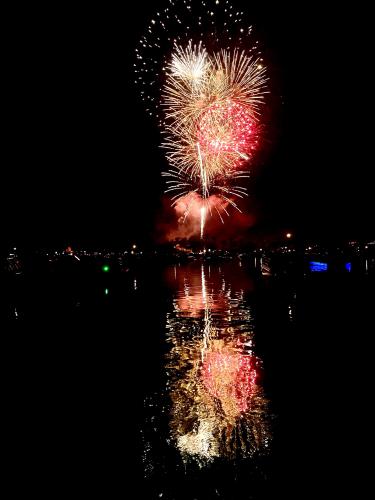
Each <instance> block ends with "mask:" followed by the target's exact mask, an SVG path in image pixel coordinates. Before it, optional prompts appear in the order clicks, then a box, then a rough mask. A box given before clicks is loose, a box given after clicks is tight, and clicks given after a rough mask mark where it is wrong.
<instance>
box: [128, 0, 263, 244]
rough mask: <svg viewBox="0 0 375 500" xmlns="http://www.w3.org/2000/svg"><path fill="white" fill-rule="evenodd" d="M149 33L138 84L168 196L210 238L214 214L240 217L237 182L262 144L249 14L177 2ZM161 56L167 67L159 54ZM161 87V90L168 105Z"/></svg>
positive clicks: (241, 192)
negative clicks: (159, 137)
mask: <svg viewBox="0 0 375 500" xmlns="http://www.w3.org/2000/svg"><path fill="white" fill-rule="evenodd" d="M198 4H199V5H198ZM176 24H177V26H176ZM182 26H184V27H185V28H184V29H181V28H182ZM148 32H149V36H144V37H143V38H142V39H141V41H140V47H139V48H137V50H136V52H137V64H136V65H135V66H136V75H137V79H136V82H137V83H138V84H140V85H141V88H142V90H141V94H142V96H143V98H144V100H145V101H146V102H147V103H148V107H147V109H148V111H149V112H150V114H152V113H153V112H154V113H155V114H156V116H157V117H158V118H159V122H160V125H161V126H162V130H163V135H164V139H163V142H162V147H163V148H164V149H165V152H166V153H165V154H166V159H167V161H168V164H169V169H168V170H167V171H166V172H164V173H163V175H164V177H165V178H166V184H167V188H166V193H168V194H170V195H171V200H172V206H175V205H176V204H178V203H184V204H185V206H186V210H185V217H184V219H186V218H187V217H188V216H189V215H190V214H192V213H196V212H199V214H200V236H201V238H203V236H204V229H205V223H206V219H207V216H208V215H211V214H212V212H213V211H215V212H216V213H217V214H218V215H219V217H220V220H221V221H222V222H224V219H223V215H224V214H225V215H228V213H229V212H228V210H227V208H228V207H229V206H231V207H233V208H234V209H236V210H239V211H240V208H239V207H238V205H237V203H236V199H237V198H243V197H245V196H247V192H246V188H245V187H243V186H241V185H239V184H238V181H239V180H240V179H243V178H246V177H248V166H249V164H250V163H251V160H252V158H253V155H254V153H255V151H256V150H257V148H258V144H259V128H260V127H259V119H260V109H261V105H262V103H263V100H264V94H265V92H266V89H265V85H266V80H267V78H266V74H265V68H264V65H263V63H262V59H261V58H260V55H259V53H258V51H257V47H256V45H252V46H251V45H250V44H249V35H250V32H251V27H250V26H248V27H246V26H245V25H244V21H243V12H236V11H235V10H234V9H233V7H232V6H231V5H230V4H229V2H228V1H226V2H219V1H217V0H211V1H210V2H208V1H206V2H196V3H193V2H189V1H187V0H184V1H183V2H177V1H172V0H170V2H169V7H167V8H166V9H165V10H164V12H163V13H160V12H159V13H157V16H155V19H152V21H151V24H150V26H149V29H148ZM174 33H176V36H175V38H173V39H172V38H171V36H173V35H172V34H174ZM195 40H197V41H196V42H195ZM162 50H165V52H164V54H163V56H162V58H161V59H160V57H159V58H158V57H157V56H156V55H155V53H157V52H158V51H159V52H160V51H162ZM160 60H161V61H162V69H161V72H158V71H159V70H157V69H156V68H157V67H158V66H159V64H158V62H160ZM161 75H163V77H162V78H161ZM159 81H160V85H158V83H159ZM147 86H148V87H149V91H148V92H147V91H146V88H147ZM155 86H156V87H157V88H158V89H159V88H160V86H161V87H162V98H161V100H160V98H159V99H157V98H156V97H155V96H154V93H153V92H154V87H155ZM152 104H155V106H154V111H152V107H153V106H152ZM197 203H198V204H199V206H198V207H197V206H196V204H197ZM193 205H194V206H193ZM192 208H194V210H192ZM197 208H198V210H196V209H197Z"/></svg>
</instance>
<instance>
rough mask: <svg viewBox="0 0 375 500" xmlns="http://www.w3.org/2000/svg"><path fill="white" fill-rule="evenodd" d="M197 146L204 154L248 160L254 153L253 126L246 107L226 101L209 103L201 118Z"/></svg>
mask: <svg viewBox="0 0 375 500" xmlns="http://www.w3.org/2000/svg"><path fill="white" fill-rule="evenodd" d="M197 137H198V142H199V144H200V146H201V148H202V150H204V152H205V153H206V154H215V155H219V154H227V153H232V154H233V153H234V154H238V156H239V157H240V158H242V159H243V160H248V159H249V157H250V155H251V153H252V151H254V150H255V149H256V146H257V144H258V138H257V133H256V123H255V120H254V118H253V115H252V113H251V112H250V109H249V107H248V106H245V105H243V104H240V103H238V102H234V101H232V100H230V99H227V100H225V101H220V102H215V103H213V104H212V105H211V106H210V107H209V108H208V109H207V110H206V111H205V112H204V113H203V115H202V117H201V119H200V121H199V125H198V130H197Z"/></svg>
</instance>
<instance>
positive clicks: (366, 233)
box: [1, 1, 375, 247]
mask: <svg viewBox="0 0 375 500" xmlns="http://www.w3.org/2000/svg"><path fill="white" fill-rule="evenodd" d="M159 3H160V2H152V3H151V2H150V3H149V4H146V3H145V2H134V5H129V7H127V8H126V9H125V8H121V9H120V8H119V7H116V8H115V7H113V6H110V5H107V4H106V5H104V4H102V6H100V7H98V6H95V7H94V6H88V7H87V8H83V7H77V6H75V7H73V6H69V5H67V4H61V3H60V4H54V5H53V6H50V7H48V8H47V10H45V9H40V10H39V9H38V10H36V8H35V6H32V7H28V8H27V10H23V9H21V7H18V8H14V9H13V10H12V12H9V13H8V15H7V18H4V22H5V25H6V30H7V31H6V37H5V46H4V47H3V51H4V53H5V59H4V60H3V71H2V73H3V77H2V80H3V84H4V83H5V86H4V88H3V92H2V96H3V99H2V100H3V109H4V111H5V113H4V112H3V123H4V132H3V144H4V146H3V165H2V196H1V220H2V223H1V233H2V240H3V242H5V245H8V244H9V245H10V244H11V245H13V244H16V245H23V246H30V247H40V246H53V245H66V244H73V245H126V244H127V243H128V242H130V241H133V240H137V241H139V242H141V243H143V242H144V243H153V242H154V241H156V239H157V238H156V236H155V234H156V228H157V227H158V224H159V218H160V213H161V211H162V206H163V203H162V200H161V194H162V190H163V185H162V180H161V178H160V172H161V171H162V170H163V169H164V168H165V167H166V163H165V161H164V159H163V155H162V151H161V150H160V149H159V147H158V145H159V142H160V135H159V130H158V128H157V125H156V123H155V122H154V121H153V119H151V118H150V117H148V115H147V114H146V113H145V110H144V106H143V103H142V102H141V101H140V99H139V98H138V94H137V90H136V88H135V87H134V86H133V83H132V81H133V75H132V65H133V62H134V49H135V46H136V42H137V40H138V39H139V38H140V36H141V35H142V34H143V31H144V29H145V27H146V25H147V21H148V20H149V19H150V17H151V16H152V15H153V13H154V12H155V10H156V8H157V4H159ZM233 3H234V4H235V5H239V6H242V8H243V9H246V11H247V13H248V18H249V19H250V21H251V22H252V24H253V25H254V29H255V32H256V35H257V39H259V40H260V44H261V48H262V52H263V56H264V59H265V62H266V64H267V66H268V67H269V76H270V78H271V84H270V90H271V94H270V97H269V98H268V101H267V109H266V124H265V125H266V127H265V132H264V139H263V140H264V149H263V151H262V152H261V153H260V155H259V158H258V163H259V164H258V165H257V166H256V169H255V172H254V176H253V179H252V182H251V185H250V186H249V187H250V193H251V200H250V202H249V205H248V209H249V210H251V211H254V214H255V219H256V222H255V226H254V227H253V229H252V231H253V232H254V234H263V233H264V234H277V233H278V232H280V231H284V229H292V230H294V231H298V232H299V234H301V235H303V236H305V237H307V238H308V237H314V238H315V237H316V238H341V237H344V238H358V237H372V236H373V235H374V227H375V224H374V223H373V214H374V196H373V185H372V182H371V180H370V179H371V170H372V168H373V161H372V160H371V158H372V156H371V155H370V154H369V153H370V152H371V150H372V148H373V139H371V137H370V128H369V125H368V122H369V121H370V118H371V115H372V112H371V110H370V108H371V105H370V103H371V98H372V95H373V85H372V83H370V75H369V72H370V70H371V64H372V60H373V57H372V55H371V54H370V43H369V39H370V35H371V31H369V30H368V28H367V23H368V21H366V20H367V19H369V18H370V14H369V11H366V10H362V9H361V8H360V6H359V4H358V3H353V4H351V5H350V8H349V7H346V6H345V5H344V3H341V4H339V7H337V8H333V7H332V8H331V9H330V10H329V11H328V10H327V6H326V4H327V2H314V3H310V4H305V3H303V4H301V7H300V10H298V9H296V7H295V6H294V3H295V2H290V5H289V6H288V5H285V2H279V3H278V4H277V5H278V6H277V7H275V6H272V5H271V4H269V3H268V2H264V3H262V4H260V3H259V2H256V3H255V2H254V3H252V2H244V1H242V2H240V1H233ZM306 5H307V6H306ZM250 233H251V232H250ZM250 233H249V238H250V239H251V234H250Z"/></svg>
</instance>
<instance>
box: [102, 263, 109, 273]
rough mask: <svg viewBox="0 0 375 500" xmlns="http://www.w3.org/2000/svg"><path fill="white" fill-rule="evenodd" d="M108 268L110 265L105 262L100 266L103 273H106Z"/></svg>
mask: <svg viewBox="0 0 375 500" xmlns="http://www.w3.org/2000/svg"><path fill="white" fill-rule="evenodd" d="M109 270H110V267H109V266H108V265H107V264H105V265H104V266H102V271H103V273H108V271H109Z"/></svg>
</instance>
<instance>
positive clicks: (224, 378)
mask: <svg viewBox="0 0 375 500" xmlns="http://www.w3.org/2000/svg"><path fill="white" fill-rule="evenodd" d="M255 363H256V358H255V357H254V356H249V355H245V354H241V353H238V352H235V351H229V350H228V351H217V352H216V351H214V352H208V353H207V354H206V357H205V360H204V363H203V366H202V379H203V383H204V385H205V387H206V388H207V389H208V391H209V392H210V394H211V395H212V396H214V397H215V398H218V399H219V400H220V401H221V403H222V405H223V408H224V410H225V408H231V412H232V413H236V414H239V413H242V412H244V411H246V410H247V409H248V405H249V397H250V396H251V394H252V392H253V389H254V386H255V383H256V377H257V372H256V368H255Z"/></svg>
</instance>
